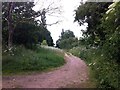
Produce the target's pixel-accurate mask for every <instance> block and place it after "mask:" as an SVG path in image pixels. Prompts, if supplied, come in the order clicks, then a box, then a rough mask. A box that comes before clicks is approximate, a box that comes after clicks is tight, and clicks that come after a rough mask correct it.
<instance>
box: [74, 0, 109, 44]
mask: <svg viewBox="0 0 120 90" xmlns="http://www.w3.org/2000/svg"><path fill="white" fill-rule="evenodd" d="M109 5H110V3H106V2H102V3H101V2H86V3H85V4H82V5H80V6H79V7H78V8H77V10H75V13H76V14H75V15H76V16H75V21H78V23H79V24H80V25H84V23H87V24H88V27H87V30H83V36H84V37H87V38H88V42H89V44H91V45H98V44H102V42H103V41H104V40H105V33H104V32H103V28H102V27H101V26H100V24H101V19H102V16H103V15H104V14H105V12H106V10H107V8H108V6H109Z"/></svg>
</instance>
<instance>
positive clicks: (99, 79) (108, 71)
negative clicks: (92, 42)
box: [70, 47, 120, 88]
mask: <svg viewBox="0 0 120 90" xmlns="http://www.w3.org/2000/svg"><path fill="white" fill-rule="evenodd" d="M70 52H71V53H72V54H74V55H76V56H78V57H80V58H81V59H83V60H84V61H85V62H86V63H87V65H88V66H89V67H90V73H91V74H92V76H93V78H94V79H95V83H96V87H97V88H119V85H120V82H119V79H120V75H119V73H120V66H119V65H118V63H116V62H115V60H110V59H109V58H108V57H107V56H106V55H105V54H104V52H103V51H102V49H97V48H90V49H86V48H84V49H83V48H80V47H76V48H74V49H71V50H70Z"/></svg>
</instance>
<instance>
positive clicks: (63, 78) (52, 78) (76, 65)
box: [2, 54, 88, 88]
mask: <svg viewBox="0 0 120 90" xmlns="http://www.w3.org/2000/svg"><path fill="white" fill-rule="evenodd" d="M65 60H66V64H65V65H63V66H61V67H59V68H58V69H56V70H52V71H49V72H43V73H37V74H31V75H16V76H3V82H2V83H3V88H69V87H72V88H82V87H83V86H82V85H83V84H84V83H85V82H86V81H87V80H88V68H87V65H86V64H85V62H84V61H82V60H80V58H78V57H75V56H73V55H71V54H65Z"/></svg>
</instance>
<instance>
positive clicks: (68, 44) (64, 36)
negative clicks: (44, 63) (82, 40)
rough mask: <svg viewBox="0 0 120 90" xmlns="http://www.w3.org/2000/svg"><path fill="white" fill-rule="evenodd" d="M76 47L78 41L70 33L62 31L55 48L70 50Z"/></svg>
mask: <svg viewBox="0 0 120 90" xmlns="http://www.w3.org/2000/svg"><path fill="white" fill-rule="evenodd" d="M77 45H78V39H77V38H75V35H74V33H73V32H72V31H70V30H66V31H65V32H64V30H63V31H62V32H61V36H60V38H59V39H58V40H57V41H56V46H57V47H59V48H62V49H70V48H72V47H75V46H77Z"/></svg>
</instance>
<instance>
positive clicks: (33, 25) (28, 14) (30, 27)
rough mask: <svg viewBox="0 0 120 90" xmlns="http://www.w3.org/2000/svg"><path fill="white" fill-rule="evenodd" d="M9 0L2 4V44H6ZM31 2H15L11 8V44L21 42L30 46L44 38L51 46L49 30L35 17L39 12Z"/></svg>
mask: <svg viewBox="0 0 120 90" xmlns="http://www.w3.org/2000/svg"><path fill="white" fill-rule="evenodd" d="M8 4H9V2H5V3H3V4H2V25H3V27H2V37H3V38H2V39H3V40H2V41H3V44H4V45H7V44H8V38H9V30H8V23H7V22H8V12H7V11H8V7H7V5H8ZM33 7H34V3H33V2H15V3H14V8H13V10H12V22H11V24H12V27H13V30H12V31H13V34H12V35H11V37H12V41H11V42H13V44H22V45H25V46H26V47H27V48H32V46H34V45H35V44H38V43H39V44H40V43H41V42H42V41H43V40H44V39H45V40H47V43H48V45H49V46H53V45H54V44H53V40H52V37H51V35H50V32H49V31H48V30H47V28H45V27H44V26H43V24H42V22H41V23H39V22H38V21H37V20H36V19H35V18H36V17H38V16H40V15H41V13H40V12H39V11H38V12H36V11H34V10H33V9H32V8H33Z"/></svg>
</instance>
